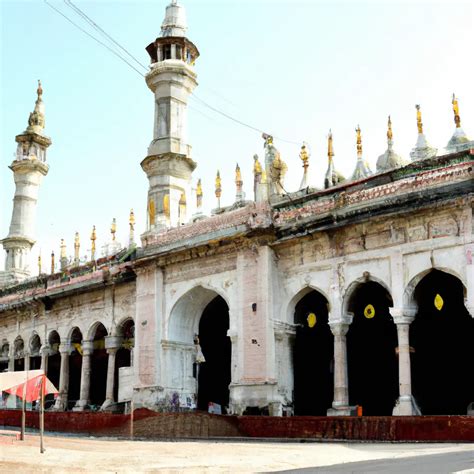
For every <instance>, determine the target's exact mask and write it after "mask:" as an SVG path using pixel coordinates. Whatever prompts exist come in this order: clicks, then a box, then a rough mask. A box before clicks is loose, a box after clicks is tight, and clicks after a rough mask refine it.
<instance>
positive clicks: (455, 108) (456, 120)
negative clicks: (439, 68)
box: [452, 93, 461, 128]
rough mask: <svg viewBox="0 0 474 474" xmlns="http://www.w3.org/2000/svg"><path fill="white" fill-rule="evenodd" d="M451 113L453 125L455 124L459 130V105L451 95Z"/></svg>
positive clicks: (454, 96)
mask: <svg viewBox="0 0 474 474" xmlns="http://www.w3.org/2000/svg"><path fill="white" fill-rule="evenodd" d="M452 104H453V112H454V123H455V124H456V128H461V117H460V116H459V104H458V99H457V98H456V94H454V93H453V100H452Z"/></svg>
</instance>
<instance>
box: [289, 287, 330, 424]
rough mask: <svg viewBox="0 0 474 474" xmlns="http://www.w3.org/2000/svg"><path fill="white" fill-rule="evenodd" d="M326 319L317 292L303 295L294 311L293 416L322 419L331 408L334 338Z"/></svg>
mask: <svg viewBox="0 0 474 474" xmlns="http://www.w3.org/2000/svg"><path fill="white" fill-rule="evenodd" d="M328 318H329V313H328V301H327V299H326V298H325V297H324V296H323V295H322V294H321V293H319V292H318V291H315V290H313V291H311V292H310V293H308V294H306V295H305V296H304V297H303V298H301V300H300V301H299V302H298V303H297V305H296V307H295V315H294V322H295V325H296V336H295V342H294V347H293V372H294V392H293V404H294V413H295V415H312V416H323V415H326V414H327V410H328V408H330V407H331V403H332V399H333V391H334V338H333V336H332V333H331V329H330V327H329V324H328Z"/></svg>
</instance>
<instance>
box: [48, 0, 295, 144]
mask: <svg viewBox="0 0 474 474" xmlns="http://www.w3.org/2000/svg"><path fill="white" fill-rule="evenodd" d="M43 1H44V2H45V3H46V5H48V6H49V7H50V8H52V9H53V10H55V11H56V12H57V13H58V14H60V15H61V16H62V17H64V18H65V19H66V20H67V21H68V22H69V23H71V24H73V25H74V26H75V27H76V28H78V29H79V30H81V31H82V32H83V33H85V34H86V35H87V36H89V37H90V38H92V39H93V40H94V41H96V42H97V43H99V44H100V45H102V46H103V47H104V48H106V49H107V50H108V51H110V52H111V53H112V54H114V55H115V56H117V57H118V58H119V59H121V60H122V61H123V62H124V63H126V64H127V65H128V66H130V67H131V68H132V69H133V70H134V71H135V72H137V73H138V74H140V76H142V77H145V75H144V74H142V72H140V71H139V70H138V69H136V68H135V66H133V65H132V64H131V63H130V62H129V61H127V60H126V59H125V58H124V57H123V56H121V55H120V54H119V53H118V52H117V51H115V50H114V49H112V48H111V47H110V46H108V45H107V44H105V43H103V42H102V41H100V40H99V39H97V38H96V37H95V36H94V35H92V34H90V33H89V32H88V31H86V30H85V29H83V28H82V27H80V26H79V25H77V24H76V23H75V22H74V21H73V20H71V19H70V18H69V17H68V16H67V15H65V14H64V13H63V12H61V11H60V10H58V9H57V8H56V7H54V6H53V5H51V4H50V3H49V2H48V1H47V0H43ZM64 3H65V4H66V5H67V6H68V7H70V8H71V9H72V10H73V11H75V12H76V13H77V14H78V15H79V16H81V17H82V19H83V20H85V21H86V22H87V23H89V24H90V25H91V26H92V27H93V28H94V29H95V30H96V31H98V32H99V33H100V34H102V35H103V36H105V37H107V38H108V39H109V40H110V41H112V42H113V43H114V44H115V45H117V46H118V47H119V48H120V49H122V50H123V51H124V52H125V53H126V54H127V55H128V56H130V57H131V58H132V59H133V60H134V61H135V62H136V63H137V64H139V65H140V66H141V67H142V68H144V69H145V70H148V69H147V68H146V67H145V66H144V65H143V64H142V63H141V62H140V61H139V60H138V59H137V58H135V56H133V54H131V53H130V52H129V51H128V50H127V49H126V48H124V47H123V46H122V45H121V44H120V43H119V42H118V41H116V40H115V39H113V38H112V36H110V35H109V34H108V33H107V32H106V31H105V30H104V29H102V28H101V27H100V26H99V25H98V24H97V23H96V22H94V20H92V19H91V18H90V17H89V16H87V15H86V14H85V13H84V12H83V11H82V10H81V9H80V8H79V7H77V6H76V5H74V4H73V3H72V1H71V0H64ZM216 95H218V94H217V93H216ZM191 96H192V97H194V98H195V99H196V100H197V101H199V102H201V103H202V104H203V105H204V106H205V107H207V108H208V109H210V110H212V111H213V112H215V113H217V114H219V115H222V116H223V117H225V118H227V119H228V120H231V121H232V122H234V123H237V124H239V125H241V126H243V127H246V128H248V129H250V130H253V131H255V132H258V133H259V134H261V135H266V132H264V131H263V130H261V129H259V128H257V127H254V126H253V125H250V124H248V123H246V122H243V121H242V120H239V119H237V118H235V117H233V116H232V115H229V114H228V113H226V112H224V111H222V110H220V109H218V108H216V107H214V106H212V105H210V104H208V103H207V102H206V101H204V100H202V99H201V98H199V97H198V96H197V95H196V94H194V93H191ZM224 100H227V99H224ZM228 102H230V101H228ZM272 136H273V138H274V139H275V140H279V141H281V142H285V143H290V144H292V145H298V146H299V145H300V143H299V142H295V141H292V140H286V139H284V138H280V137H277V136H275V135H272Z"/></svg>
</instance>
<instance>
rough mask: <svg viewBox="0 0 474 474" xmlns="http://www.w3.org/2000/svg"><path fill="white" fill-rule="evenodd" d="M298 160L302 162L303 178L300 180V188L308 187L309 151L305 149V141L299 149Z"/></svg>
mask: <svg viewBox="0 0 474 474" xmlns="http://www.w3.org/2000/svg"><path fill="white" fill-rule="evenodd" d="M300 160H301V161H302V162H303V179H302V180H301V184H300V189H303V188H306V187H308V168H309V153H308V150H307V149H306V143H305V142H303V145H301V151H300Z"/></svg>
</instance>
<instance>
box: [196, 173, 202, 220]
mask: <svg viewBox="0 0 474 474" xmlns="http://www.w3.org/2000/svg"><path fill="white" fill-rule="evenodd" d="M196 208H197V212H200V211H201V208H202V183H201V178H199V179H198V182H197V187H196Z"/></svg>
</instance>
